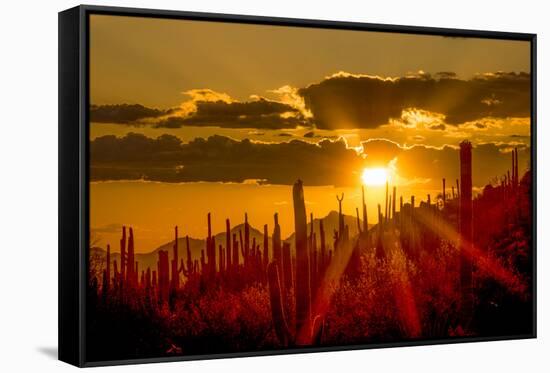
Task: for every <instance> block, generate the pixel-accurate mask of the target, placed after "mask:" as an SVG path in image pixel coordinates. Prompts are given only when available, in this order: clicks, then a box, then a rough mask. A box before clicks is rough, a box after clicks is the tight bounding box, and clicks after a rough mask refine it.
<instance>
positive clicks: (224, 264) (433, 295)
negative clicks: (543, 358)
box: [87, 142, 532, 360]
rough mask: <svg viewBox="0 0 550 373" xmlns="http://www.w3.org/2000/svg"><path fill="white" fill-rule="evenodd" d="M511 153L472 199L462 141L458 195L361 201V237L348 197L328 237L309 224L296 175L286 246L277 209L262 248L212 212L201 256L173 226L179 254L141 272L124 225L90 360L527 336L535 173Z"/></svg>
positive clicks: (103, 287) (93, 328) (97, 296)
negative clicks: (347, 214) (522, 169)
mask: <svg viewBox="0 0 550 373" xmlns="http://www.w3.org/2000/svg"><path fill="white" fill-rule="evenodd" d="M512 159H513V162H512V170H511V176H510V174H508V175H506V176H505V177H504V178H503V179H502V180H501V182H500V183H499V184H498V185H488V186H486V187H485V188H484V190H483V191H482V192H481V193H480V194H479V195H478V196H476V197H475V198H473V197H472V181H471V180H472V178H471V168H472V165H471V145H470V144H469V143H468V142H464V143H462V144H461V151H460V163H461V178H460V180H457V181H456V189H455V187H454V186H452V187H451V192H450V193H449V189H448V188H447V187H446V185H445V180H443V188H442V192H441V193H440V194H439V195H438V196H435V198H434V200H432V198H431V196H428V197H427V200H426V201H421V202H420V203H419V204H418V205H417V204H416V202H415V197H412V198H411V200H410V201H403V198H401V197H400V198H399V199H398V196H397V190H396V188H395V187H394V188H392V189H391V190H390V189H389V188H388V186H386V198H385V201H384V205H383V206H381V205H378V217H377V219H372V217H368V216H367V209H366V205H365V198H364V197H363V204H362V206H360V207H359V208H357V217H356V223H357V230H358V232H359V233H358V234H357V235H354V236H350V233H349V232H350V229H349V226H348V225H347V224H345V220H344V215H343V214H342V204H343V203H345V199H344V196H343V195H342V196H337V202H338V206H339V221H338V228H337V229H335V230H334V232H325V227H324V226H323V220H322V219H321V220H317V221H315V220H314V219H313V215H312V214H311V215H310V223H308V216H307V212H306V208H305V203H304V191H303V187H302V183H301V182H300V181H297V182H296V183H295V184H294V186H293V190H292V195H293V201H294V221H295V224H294V226H295V231H294V233H295V236H294V240H295V241H294V242H292V246H291V244H290V242H285V241H283V240H282V238H281V233H280V228H279V224H278V216H277V214H275V215H274V221H273V226H272V227H271V229H269V227H268V225H267V224H266V225H264V227H263V239H259V240H256V236H255V237H252V238H251V229H252V228H251V227H250V225H249V223H248V219H247V216H246V214H245V222H244V226H243V229H239V231H238V233H236V232H235V231H234V230H232V226H231V223H230V221H229V220H226V234H225V239H223V240H222V242H219V240H218V241H216V239H215V236H214V235H213V234H212V232H211V228H210V227H211V218H212V217H211V215H210V214H208V217H207V224H208V237H207V239H206V245H205V247H204V249H203V250H202V251H201V255H200V257H193V255H192V252H191V250H190V248H189V238H188V237H187V238H186V241H185V242H186V247H185V252H186V255H184V257H179V254H178V253H179V251H178V250H179V247H178V245H179V243H180V242H181V241H180V240H179V239H178V235H179V232H178V228H177V227H176V228H175V240H174V244H173V250H171V251H165V250H160V251H159V252H158V262H157V266H156V267H154V268H149V267H148V268H142V267H140V263H139V262H138V261H136V258H135V252H134V235H133V231H132V228H129V229H128V230H127V229H126V228H124V229H123V231H122V238H121V240H120V257H119V260H118V261H117V260H113V258H112V255H111V250H110V247H109V246H107V250H106V254H105V255H104V256H100V255H91V256H90V263H89V288H88V297H87V320H88V323H87V334H88V342H87V354H88V356H87V357H88V359H90V360H109V359H121V358H146V357H158V356H171V355H189V354H210V353H227V352H244V351H258V350H274V349H281V348H299V347H307V346H335V345H352V344H365V343H380V342H388V341H405V340H414V339H424V340H429V339H442V338H448V337H456V336H495V335H512V334H529V333H530V332H531V327H532V308H531V307H532V303H531V294H532V278H531V276H532V252H531V247H532V245H531V240H532V237H531V232H532V228H531V227H532V222H531V208H532V207H531V185H530V181H531V176H530V172H529V171H528V172H527V173H526V174H524V175H523V177H521V178H520V175H519V173H518V165H517V151H515V150H514V151H513V152H512ZM457 161H458V160H457ZM367 192H368V191H367ZM335 202H336V201H335ZM360 215H362V216H361V218H360ZM369 218H370V219H371V221H372V220H376V221H378V224H376V225H375V226H370V225H369V223H368V222H369ZM316 224H317V225H318V226H315V225H316ZM218 237H219V236H218ZM258 241H260V242H258Z"/></svg>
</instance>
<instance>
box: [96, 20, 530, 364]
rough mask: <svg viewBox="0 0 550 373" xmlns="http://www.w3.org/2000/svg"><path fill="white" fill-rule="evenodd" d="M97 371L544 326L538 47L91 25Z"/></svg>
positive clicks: (215, 26) (176, 24)
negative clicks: (536, 134) (163, 360)
mask: <svg viewBox="0 0 550 373" xmlns="http://www.w3.org/2000/svg"><path fill="white" fill-rule="evenodd" d="M89 58H90V60H89V66H90V96H91V103H90V104H91V106H90V124H89V129H90V139H89V145H90V165H89V167H90V245H89V246H90V247H89V258H88V259H89V265H88V272H89V276H88V277H89V278H88V289H87V297H86V299H87V300H86V307H87V312H86V314H87V320H86V323H87V324H86V330H87V340H86V348H87V350H86V357H87V360H89V361H109V360H121V359H139V358H155V357H165V356H189V355H204V354H217V353H231V352H258V351H273V350H281V349H299V348H302V347H326V346H342V347H345V346H352V345H358V344H360V345H364V344H369V343H384V342H403V341H418V340H424V341H429V340H434V339H438V340H439V339H446V338H456V337H493V336H508V337H509V336H521V335H530V334H531V333H532V332H533V330H532V325H533V319H532V318H533V309H532V304H533V303H532V301H533V299H532V298H533V295H532V291H533V273H532V260H533V252H532V236H531V234H532V206H531V194H532V188H531V180H532V179H531V166H530V164H531V158H530V154H531V148H530V144H531V137H530V136H531V121H530V113H531V106H530V105H531V94H530V92H531V72H530V64H531V61H530V44H529V42H526V41H511V40H496V39H481V38H454V37H443V36H430V35H414V34H399V33H383V32H368V31H344V30H328V29H316V28H298V27H282V26H267V25H245V24H234V23H233V24H230V23H223V22H216V23H214V22H202V21H201V22H199V21H188V20H170V19H156V18H139V17H121V16H107V15H92V16H91V17H90V48H89Z"/></svg>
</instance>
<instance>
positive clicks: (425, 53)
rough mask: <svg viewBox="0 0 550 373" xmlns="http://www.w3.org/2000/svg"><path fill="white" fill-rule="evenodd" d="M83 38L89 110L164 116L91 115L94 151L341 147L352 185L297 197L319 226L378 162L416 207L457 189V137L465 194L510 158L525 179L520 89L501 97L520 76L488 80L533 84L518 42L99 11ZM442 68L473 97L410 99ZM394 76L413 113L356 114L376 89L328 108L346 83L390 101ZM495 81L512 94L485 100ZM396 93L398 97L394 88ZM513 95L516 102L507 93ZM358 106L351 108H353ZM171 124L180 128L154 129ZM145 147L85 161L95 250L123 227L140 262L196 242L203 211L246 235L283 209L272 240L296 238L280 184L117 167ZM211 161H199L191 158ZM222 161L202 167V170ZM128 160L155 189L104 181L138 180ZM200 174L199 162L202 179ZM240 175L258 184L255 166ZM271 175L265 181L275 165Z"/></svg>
mask: <svg viewBox="0 0 550 373" xmlns="http://www.w3.org/2000/svg"><path fill="white" fill-rule="evenodd" d="M90 42H91V44H90V80H91V102H92V104H93V105H98V106H99V107H100V108H101V105H120V104H132V105H133V104H139V105H142V106H143V107H145V108H146V109H147V110H149V111H150V112H151V110H157V109H158V110H160V111H161V112H162V113H161V114H154V116H152V117H144V118H138V119H137V120H135V119H132V118H130V117H125V118H124V119H120V118H118V119H117V115H119V116H120V114H121V113H120V111H119V109H118V107H114V108H115V109H116V110H112V108H109V107H104V108H106V109H107V111H106V112H105V111H104V112H102V115H103V116H102V117H100V116H99V115H98V116H96V117H95V118H100V119H97V120H96V121H92V123H91V125H90V141H92V142H95V140H96V139H98V138H102V137H103V136H107V135H115V136H116V137H117V138H118V139H117V140H116V141H117V142H120V141H121V140H120V139H121V138H123V137H124V136H125V135H127V134H128V133H139V134H142V135H144V136H145V138H150V139H156V138H159V136H161V135H165V134H168V135H172V136H174V138H175V139H179V141H181V143H182V144H188V143H189V142H190V141H192V140H194V139H196V138H208V137H209V136H213V135H222V136H225V137H227V138H230V139H233V140H236V141H242V140H244V139H250V140H251V141H252V142H253V143H258V144H260V143H261V144H277V143H282V142H288V141H291V140H299V141H301V142H304V143H315V144H317V143H319V142H320V141H322V140H323V139H329V140H330V141H336V139H338V138H343V139H345V141H346V144H347V147H348V148H349V149H354V150H355V151H356V152H357V154H358V156H359V157H363V158H364V159H365V161H364V162H362V161H359V162H358V163H357V164H355V163H354V164H353V165H352V164H350V163H345V161H343V160H342V162H344V163H342V167H343V168H347V170H346V171H347V172H348V173H349V175H351V176H349V175H348V177H351V179H352V180H354V181H353V182H352V183H351V184H352V185H347V186H340V187H333V186H332V185H319V186H306V189H305V193H306V201H307V202H306V203H307V206H306V207H307V208H308V209H310V210H311V211H313V212H314V214H315V215H316V216H318V217H320V216H324V215H326V214H327V213H328V212H329V211H330V210H333V209H335V208H336V203H335V198H334V196H335V195H336V193H340V192H341V191H344V192H345V193H346V196H347V197H346V203H345V205H344V208H345V212H346V213H348V214H350V215H354V214H355V207H357V206H359V196H360V185H361V174H362V172H363V169H364V167H370V166H372V165H373V164H374V163H376V164H380V165H382V166H383V167H386V168H387V169H388V170H390V171H391V176H392V180H391V182H392V184H396V185H397V187H398V191H399V194H403V195H404V196H405V198H406V199H408V198H409V196H410V195H411V194H415V195H416V196H417V198H418V199H421V200H425V199H426V195H427V194H428V193H431V194H432V195H435V194H436V193H438V192H439V190H440V189H439V185H440V183H441V178H442V177H447V178H448V179H449V180H454V179H455V178H456V177H457V176H458V175H457V172H456V171H457V169H456V167H457V163H458V160H457V159H455V158H454V156H453V155H452V154H453V153H452V149H451V148H450V147H456V146H457V145H458V143H459V142H460V141H462V140H464V139H469V140H470V141H472V143H473V144H474V146H475V147H477V148H476V149H477V150H475V152H474V162H476V161H477V166H478V167H479V169H478V170H476V168H475V167H474V172H475V175H474V184H475V186H476V187H481V186H483V185H485V184H486V183H489V182H491V181H492V178H494V177H497V176H499V175H501V174H502V173H504V172H506V169H507V168H508V167H509V151H510V149H511V148H512V147H515V146H518V147H519V148H520V166H521V168H522V169H523V170H525V169H527V168H528V166H529V148H528V146H529V142H530V137H529V135H530V120H529V117H528V112H529V105H528V102H529V97H527V99H525V95H524V93H522V92H520V91H518V92H519V93H518V94H519V95H521V94H523V95H524V96H518V97H521V100H520V99H519V98H518V99H515V98H514V96H513V94H514V90H515V89H518V88H517V87H518V85H517V84H518V83H517V82H518V80H520V79H523V78H522V77H521V75H498V72H506V73H527V74H528V73H529V72H530V70H529V68H530V57H529V53H530V52H529V48H530V46H529V43H527V42H520V41H506V40H488V39H475V38H448V37H440V36H420V35H404V34H393V33H379V32H358V31H342V30H323V29H315V28H296V27H294V28H291V27H276V26H258V25H241V24H228V23H213V22H198V21H182V20H168V19H154V18H138V17H118V16H103V15H101V16H100V15H93V16H91V22H90ZM438 72H445V73H449V72H452V73H453V75H452V79H455V80H459V83H460V84H462V85H464V86H465V87H469V86H472V87H473V88H471V89H472V91H471V92H473V93H471V92H470V91H464V92H468V93H465V94H464V95H460V94H457V93H456V92H463V91H461V89H462V88H460V89H459V90H457V91H453V92H454V93H453V95H452V96H449V97H444V95H445V93H448V91H445V90H444V89H446V88H445V87H443V88H442V89H443V91H441V92H442V93H438V92H435V93H433V92H432V93H429V94H431V95H433V97H434V99H422V97H424V95H426V97H427V95H428V93H423V91H422V89H426V87H430V84H425V83H426V82H427V81H429V82H433V85H438V84H440V83H441V81H442V80H440V79H443V78H441V77H442V76H443V75H437V73H438ZM487 73H490V74H487ZM428 74H430V75H428ZM480 74H485V75H480ZM432 77H433V78H432ZM389 78H391V79H393V80H392V81H390V80H389ZM395 79H397V80H395ZM399 79H401V82H404V80H403V79H409V80H408V81H410V82H414V83H415V84H418V85H419V87H420V88H419V91H418V93H417V94H416V96H415V94H412V96H411V97H412V99H413V101H414V106H409V104H410V102H413V101H411V98H408V99H406V100H405V101H404V102H403V103H401V104H400V105H402V106H399V107H397V108H394V107H393V106H392V105H393V104H394V101H393V100H397V98H396V97H397V95H396V94H390V95H389V96H388V97H389V98H388V99H387V100H386V101H385V102H384V101H376V103H375V104H372V105H374V106H375V107H374V109H372V110H371V109H368V110H367V111H364V108H362V106H364V105H368V102H369V100H370V99H372V100H374V99H377V100H379V99H380V98H379V97H376V96H378V95H377V91H376V90H375V91H374V94H373V93H372V91H368V92H367V93H364V92H363V91H359V94H360V95H361V94H363V93H364V94H365V99H364V100H359V101H357V103H350V104H349V105H348V106H346V105H341V102H340V101H338V100H342V99H343V98H342V97H350V98H354V97H356V96H355V94H354V91H349V90H348V91H346V92H344V93H342V94H340V93H337V94H336V95H334V92H336V91H334V88H331V86H330V84H331V83H333V82H337V81H342V82H343V83H346V84H348V83H350V84H348V86H346V87H344V88H345V89H350V90H351V89H358V88H350V87H356V85H357V84H356V83H361V84H363V85H362V86H361V87H360V88H359V89H362V90H365V89H371V88H369V87H370V85H371V84H378V85H381V86H388V87H390V86H391V89H394V88H395V87H393V86H395V85H397V84H399ZM476 79H477V80H476ZM391 82H397V83H396V84H392V83H391ZM494 82H497V83H498V84H501V82H504V83H506V84H510V87H514V88H513V89H509V90H508V91H506V92H504V91H499V90H497V91H494V92H493V91H492V89H495V87H497V88H498V87H499V86H498V84H497V83H495V84H493V83H494ZM367 83H368V84H367ZM520 83H521V82H520ZM402 85H403V86H406V85H407V84H406V81H405V83H404V84H402ZM461 87H462V86H461ZM399 89H401V88H399ZM466 89H470V88H466ZM300 90H302V91H300ZM327 92H328V93H327ZM338 92H340V91H338ZM509 92H512V96H507V95H508V94H509ZM346 94H347V95H348V96H346ZM404 94H409V95H410V94H411V93H410V92H408V91H407V92H405V93H404ZM472 94H479V95H480V96H479V97H480V98H479V99H477V98H476V100H477V101H475V102H470V101H468V100H471V97H472ZM331 95H333V96H331ZM331 97H332V98H333V99H334V102H339V103H338V104H335V105H334V107H333V108H330V107H329V108H328V109H327V101H326V100H329V104H330V100H331ZM415 97H418V99H417V98H415ZM475 97H477V96H475ZM308 99H309V100H310V102H309V104H308V103H307V100H308ZM316 100H317V101H316ZM479 101H482V103H481V104H480V102H479ZM373 102H375V101H373ZM346 104H347V103H346ZM201 105H202V106H201ZM308 105H309V106H308ZM312 105H313V106H312ZM315 105H316V106H315ZM354 105H355V106H359V108H358V109H357V110H356V108H355V106H354ZM421 105H424V106H423V107H420V106H421ZM328 106H330V105H328ZM457 108H459V109H457ZM241 110H249V111H246V112H241ZM263 110H267V111H263ZM327 110H328V111H327ZM369 110H370V111H369ZM202 111H204V114H203V113H202ZM386 111H387V113H386ZM438 111H441V112H438ZM358 113H359V114H358ZM378 113H381V117H380V118H378ZM130 114H132V115H133V114H135V113H130ZM199 114H200V115H199ZM462 114H464V115H462ZM151 115H153V114H151ZM171 117H172V118H171ZM374 117H377V118H376V120H377V121H375V118H374ZM109 118H112V120H111V119H109ZM128 118H130V119H128ZM167 118H168V119H174V118H175V119H176V120H177V121H176V122H175V123H174V125H170V126H168V125H161V126H159V123H161V121H162V120H165V119H167ZM249 119H250V120H249ZM266 119H269V121H267V120H266ZM286 119H288V121H287V122H285V120H286ZM245 120H249V121H247V122H245ZM264 122H265V123H266V124H260V123H264ZM334 122H338V123H334ZM243 123H248V124H243ZM281 123H287V124H288V125H285V124H281ZM293 123H298V124H296V125H295V124H293ZM375 139H382V140H383V142H380V144H382V145H383V146H384V148H383V149H387V150H380V146H379V145H377V147H374V144H375V143H373V142H371V143H370V144H369V145H365V144H367V143H368V142H369V141H373V140H375ZM140 141H141V140H140ZM142 143H143V141H141V142H136V143H135V144H133V145H131V146H127V147H123V146H122V143H120V144H118V143H117V144H114V143H109V144H110V145H109V144H107V145H109V146H110V148H109V147H107V148H108V149H111V150H110V152H111V153H109V154H107V153H101V154H98V153H97V152H96V153H93V156H92V170H93V172H92V176H93V177H94V175H101V177H100V178H98V179H96V180H95V181H94V182H93V183H92V184H91V188H90V189H91V190H90V193H91V197H90V198H91V199H90V220H91V229H92V236H93V237H94V238H99V239H100V242H99V246H102V247H104V246H105V245H106V244H107V243H111V245H112V246H114V247H115V248H116V246H117V245H116V244H115V243H116V242H118V239H119V229H120V226H121V225H122V224H124V225H133V226H134V227H135V230H136V245H137V251H138V252H139V251H150V250H153V249H155V248H156V247H157V246H159V245H161V244H163V243H165V242H167V241H169V240H170V239H171V238H172V228H173V226H174V225H176V224H177V225H179V226H180V230H181V231H182V232H185V233H183V234H190V235H191V236H194V237H197V238H200V237H203V236H204V235H205V234H206V226H205V219H206V213H207V212H209V211H211V212H212V213H213V215H214V220H213V224H214V231H218V230H222V229H223V226H222V223H223V221H224V219H225V217H229V218H230V219H231V220H232V221H234V222H235V223H240V222H242V216H243V214H244V212H245V211H247V212H248V214H249V216H250V219H251V224H252V225H253V226H255V227H257V228H260V227H261V226H262V225H263V224H264V223H268V224H270V223H271V221H272V220H271V219H272V215H273V213H274V212H279V213H280V216H281V225H282V230H283V235H284V236H287V235H289V234H290V233H292V216H293V215H292V207H291V206H292V205H291V200H290V196H291V193H290V190H291V189H290V186H289V185H288V184H289V183H286V185H285V183H282V185H271V184H270V183H269V182H268V183H267V184H268V185H258V184H239V183H217V182H216V183H204V182H199V181H200V178H201V176H195V179H192V182H186V183H182V182H166V181H167V180H168V179H167V178H168V177H170V178H173V177H174V175H171V176H170V175H168V176H166V175H164V174H162V173H163V172H164V171H165V169H166V170H170V167H172V168H174V165H176V166H177V167H175V168H177V169H179V168H178V167H181V169H183V170H184V172H185V170H187V169H188V164H186V163H185V162H186V161H185V160H182V161H181V163H176V164H173V163H170V164H166V163H162V164H160V163H159V164H154V163H151V162H153V161H151V162H150V160H149V158H147V157H150V159H151V160H152V159H154V160H158V159H162V160H164V159H165V156H166V154H167V153H166V152H164V153H163V152H162V151H161V150H158V153H154V154H153V153H152V154H151V155H150V156H147V157H145V158H146V159H139V160H138V161H136V160H134V159H133V160H131V161H130V163H128V162H129V161H128V160H127V159H126V158H127V155H128V154H119V153H120V152H117V151H116V150H117V149H125V150H124V151H130V152H132V151H133V152H134V153H136V154H137V155H139V153H140V152H142V151H143V150H142V148H132V146H134V145H135V146H138V145H139V146H143V145H142ZM136 144H137V145H136ZM140 144H141V145H140ZM377 144H378V143H377ZM126 145H127V144H126ZM126 145H125V146H126ZM366 146H368V148H367V147H366ZM414 146H417V147H416V148H415V147H414ZM445 146H447V148H445ZM449 146H450V147H449ZM107 148H105V147H102V148H94V149H107ZM128 149H134V150H128ZM147 149H149V148H147ZM268 149H270V148H266V151H269V150H268ZM367 149H368V151H367ZM434 150H437V151H436V152H434ZM102 151H104V150H102ZM213 151H214V149H212V151H211V152H210V153H209V152H208V149H206V150H205V153H204V154H203V155H201V157H205V156H207V155H208V154H211V153H212V152H213ZM216 151H217V150H216ZM136 154H132V156H133V157H134V156H136ZM269 154H271V153H269ZM434 154H435V155H434ZM385 155H387V157H385ZM476 157H477V158H476ZM386 158H387V159H386ZM185 159H186V160H188V158H185ZM373 160H374V161H376V162H374V161H373ZM223 161H225V160H224V159H223V158H222V159H218V160H216V159H215V158H213V159H212V161H211V162H213V163H212V166H217V165H218V163H219V162H223ZM275 161H276V160H275ZM275 161H274V162H275ZM136 162H138V163H136ZM139 162H145V163H146V164H147V165H148V166H147V167H150V172H148V171H147V169H145V171H144V172H145V174H144V175H145V177H146V178H152V180H156V181H152V182H144V181H136V180H134V181H116V180H114V179H117V178H123V179H124V178H125V177H122V176H120V175H127V173H123V174H118V173H117V172H118V171H120V170H121V169H127V170H128V169H132V168H134V167H136V165H138V167H139V169H140V170H143V167H144V166H143V164H144V163H139ZM163 162H164V161H163ZM178 162H179V161H178ZM216 162H218V163H216ZM369 162H370V163H369ZM373 162H374V163H373ZM442 163H444V164H442ZM220 164H221V163H220ZM270 164H271V163H270ZM273 164H274V165H276V162H275V163H273ZM260 166H261V164H259V165H258V167H260ZM94 167H95V168H94ZM208 167H209V166H208V165H205V166H204V169H203V170H202V171H203V173H202V175H204V172H206V173H207V170H208V169H209V168H208ZM220 167H221V166H220ZM224 167H225V164H224ZM243 167H244V166H243ZM247 167H249V168H250V167H251V166H250V165H247ZM270 167H275V166H270ZM199 168H200V167H199ZM94 170H100V171H101V172H102V173H97V172H95V171H94ZM127 170H126V171H127ZM140 172H141V171H140ZM197 172H198V171H197ZM243 172H244V174H246V172H252V174H253V173H254V171H253V169H250V170H249V171H246V170H244V171H243ZM273 172H274V175H275V169H274V171H273ZM281 172H282V171H277V175H279V176H281V175H282V176H281V177H282V178H283V179H284V175H283V174H281ZM161 174H162V176H159V175H161ZM109 175H111V176H109ZM112 175H115V176H112ZM117 175H118V176H117ZM154 175H156V176H154ZM197 175H199V174H197ZM110 178H113V180H110ZM155 178H157V179H155ZM283 179H281V180H283ZM100 180H101V181H100ZM171 180H172V179H171ZM186 180H187V179H186ZM284 180H286V179H284ZM172 181H181V180H177V179H173V180H172ZM221 181H227V180H221ZM451 182H452V181H451ZM276 184H278V183H276ZM306 185H307V183H306ZM382 190H383V188H381V187H372V188H369V192H370V193H369V194H368V197H367V204H368V206H369V214H370V216H375V208H376V203H378V202H381V201H382V199H383V193H382ZM449 192H450V191H449ZM373 220H374V219H373ZM372 222H374V221H372ZM270 229H271V227H270Z"/></svg>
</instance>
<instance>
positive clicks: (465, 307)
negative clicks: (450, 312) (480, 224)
mask: <svg viewBox="0 0 550 373" xmlns="http://www.w3.org/2000/svg"><path fill="white" fill-rule="evenodd" d="M472 208H473V204H472V144H471V143H470V142H469V141H463V142H461V143H460V213H459V231H460V244H459V245H460V246H459V248H460V288H461V293H462V299H461V309H462V316H463V318H464V322H465V323H467V322H468V321H469V319H470V317H471V314H472V307H473V294H472V261H471V260H470V258H469V254H470V253H471V245H472V241H473V224H472Z"/></svg>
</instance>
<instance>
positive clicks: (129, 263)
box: [126, 227, 136, 287]
mask: <svg viewBox="0 0 550 373" xmlns="http://www.w3.org/2000/svg"><path fill="white" fill-rule="evenodd" d="M127 255H128V257H127V259H126V283H127V284H128V286H130V287H134V285H135V282H134V279H135V267H134V266H135V262H136V260H135V256H134V230H133V229H132V227H130V229H129V235H128V253H127Z"/></svg>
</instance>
